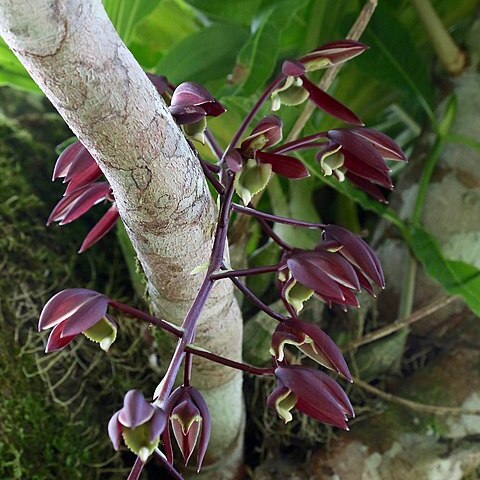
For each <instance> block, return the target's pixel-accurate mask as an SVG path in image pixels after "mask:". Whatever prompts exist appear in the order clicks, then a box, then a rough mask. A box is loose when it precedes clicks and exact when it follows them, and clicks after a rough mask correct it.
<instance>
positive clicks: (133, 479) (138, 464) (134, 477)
mask: <svg viewBox="0 0 480 480" xmlns="http://www.w3.org/2000/svg"><path fill="white" fill-rule="evenodd" d="M144 466H145V464H144V463H143V462H142V461H141V460H140V457H137V459H136V460H135V463H134V464H133V467H132V469H131V470H130V474H129V475H128V478H127V480H138V479H139V478H140V474H141V473H142V470H143V467H144Z"/></svg>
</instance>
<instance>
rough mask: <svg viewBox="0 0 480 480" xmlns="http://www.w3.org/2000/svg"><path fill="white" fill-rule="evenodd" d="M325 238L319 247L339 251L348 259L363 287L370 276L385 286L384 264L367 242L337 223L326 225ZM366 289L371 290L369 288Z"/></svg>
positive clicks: (373, 280) (374, 281)
mask: <svg viewBox="0 0 480 480" xmlns="http://www.w3.org/2000/svg"><path fill="white" fill-rule="evenodd" d="M323 238H324V242H322V243H321V244H320V245H319V246H318V247H317V248H319V249H327V250H329V251H332V252H337V253H338V254H340V255H342V256H343V257H344V258H345V259H346V260H348V262H349V263H350V264H351V265H353V267H354V268H355V270H356V273H357V276H359V281H360V284H361V285H362V287H364V282H365V280H366V279H367V278H368V279H370V281H371V282H372V283H374V284H376V285H378V286H379V287H380V288H385V278H384V276H383V270H382V266H381V265H380V261H379V260H378V257H377V256H376V255H375V252H374V251H373V250H372V248H371V247H370V245H368V243H367V242H365V241H364V240H362V239H361V238H360V237H359V236H358V235H355V234H353V233H352V232H350V231H349V230H347V229H346V228H342V227H339V226H337V225H325V227H324V230H323ZM369 286H370V284H369ZM366 290H367V291H369V289H368V288H366ZM369 293H370V292H369Z"/></svg>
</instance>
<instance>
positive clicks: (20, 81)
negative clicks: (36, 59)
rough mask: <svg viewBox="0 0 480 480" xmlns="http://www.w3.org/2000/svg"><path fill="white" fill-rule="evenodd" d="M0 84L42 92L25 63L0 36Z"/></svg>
mask: <svg viewBox="0 0 480 480" xmlns="http://www.w3.org/2000/svg"><path fill="white" fill-rule="evenodd" d="M0 85H9V86H11V87H15V88H19V89H21V90H29V91H31V92H35V93H41V91H40V89H39V88H38V86H37V84H36V83H35V82H34V81H33V80H32V79H31V77H30V75H29V74H28V72H27V71H26V70H25V68H24V67H23V65H22V64H21V63H20V61H19V60H18V59H17V57H16V56H15V55H14V54H13V52H12V51H11V50H10V49H9V48H8V47H7V45H6V44H5V42H4V41H3V40H2V39H1V38H0Z"/></svg>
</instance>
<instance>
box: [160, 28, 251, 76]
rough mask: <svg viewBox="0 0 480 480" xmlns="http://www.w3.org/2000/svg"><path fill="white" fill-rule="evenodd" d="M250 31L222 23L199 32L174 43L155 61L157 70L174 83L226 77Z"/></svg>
mask: <svg viewBox="0 0 480 480" xmlns="http://www.w3.org/2000/svg"><path fill="white" fill-rule="evenodd" d="M247 38H248V32H247V30H245V29H244V28H242V27H239V26H236V25H226V24H219V25H214V26H211V27H208V28H205V29H204V30H201V31H199V32H196V33H194V34H192V35H190V36H188V37H186V38H185V39H184V40H183V41H181V42H180V43H178V44H177V45H175V46H174V47H173V48H172V49H171V50H170V51H169V52H168V53H167V54H166V55H165V56H164V57H163V58H162V59H161V60H160V62H159V63H158V64H157V65H156V67H155V72H156V73H158V74H160V75H165V76H166V77H168V79H169V80H170V81H171V82H173V83H180V82H184V81H187V80H188V81H194V82H198V83H201V84H205V83H206V82H208V81H209V80H216V79H219V78H226V77H227V75H228V74H229V73H230V72H231V71H232V69H233V66H234V64H235V58H236V56H237V53H238V51H239V50H240V48H241V47H242V45H243V44H244V43H245V41H246V39H247Z"/></svg>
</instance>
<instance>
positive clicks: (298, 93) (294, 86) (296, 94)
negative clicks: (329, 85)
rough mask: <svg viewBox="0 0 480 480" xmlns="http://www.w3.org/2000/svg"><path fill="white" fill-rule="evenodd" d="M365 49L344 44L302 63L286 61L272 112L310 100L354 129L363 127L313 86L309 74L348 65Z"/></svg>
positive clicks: (352, 43) (315, 52) (319, 50)
mask: <svg viewBox="0 0 480 480" xmlns="http://www.w3.org/2000/svg"><path fill="white" fill-rule="evenodd" d="M366 49H367V47H366V46H365V45H363V44H361V43H359V42H355V41H351V40H341V41H338V42H332V43H328V44H326V45H323V46H322V47H319V48H317V49H316V50H313V51H312V52H310V53H308V54H307V55H305V56H303V57H302V58H300V59H299V60H286V61H285V62H284V63H283V65H282V73H283V75H285V77H286V78H285V81H284V82H283V83H282V84H281V85H280V86H279V87H278V88H277V89H275V90H274V91H273V93H272V110H274V111H275V110H278V109H279V108H280V106H281V105H282V104H284V105H290V106H294V105H300V104H301V103H303V102H304V101H305V100H306V99H307V98H309V99H310V100H311V101H312V102H313V103H314V104H315V105H316V106H317V107H319V108H320V109H321V110H323V111H324V112H326V113H328V114H329V115H331V116H332V117H334V118H337V119H339V120H342V121H343V122H347V123H350V124H352V125H363V122H362V121H361V120H360V119H359V118H358V117H357V115H355V114H354V113H353V112H352V111H351V110H350V109H348V108H347V107H346V106H345V105H343V104H342V103H340V102H339V101H338V100H335V99H334V98H333V97H331V96H330V95H328V94H327V93H326V92H324V91H323V90H322V89H320V88H319V87H317V86H316V85H315V84H314V83H312V82H311V81H310V80H309V79H308V78H307V76H306V74H307V73H308V72H310V71H314V70H318V69H320V68H327V67H330V66H332V65H337V64H339V63H342V62H345V61H347V60H349V59H351V58H353V57H356V56H357V55H359V54H361V53H362V52H364V51H365V50H366Z"/></svg>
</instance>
